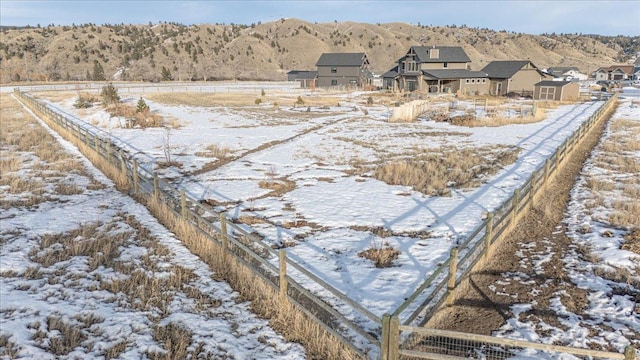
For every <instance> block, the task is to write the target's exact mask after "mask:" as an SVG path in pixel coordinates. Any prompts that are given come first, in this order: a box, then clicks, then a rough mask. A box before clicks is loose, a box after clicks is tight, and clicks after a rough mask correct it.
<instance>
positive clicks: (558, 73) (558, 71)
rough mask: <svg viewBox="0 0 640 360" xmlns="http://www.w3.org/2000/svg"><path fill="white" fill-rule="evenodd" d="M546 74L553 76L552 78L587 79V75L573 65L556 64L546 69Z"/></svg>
mask: <svg viewBox="0 0 640 360" xmlns="http://www.w3.org/2000/svg"><path fill="white" fill-rule="evenodd" d="M547 74H550V75H551V76H553V78H554V79H562V80H569V81H578V80H587V79H588V78H589V76H588V75H587V74H583V73H581V72H580V70H578V68H577V67H575V66H557V67H550V68H548V69H547Z"/></svg>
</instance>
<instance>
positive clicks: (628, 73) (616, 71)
mask: <svg viewBox="0 0 640 360" xmlns="http://www.w3.org/2000/svg"><path fill="white" fill-rule="evenodd" d="M633 67H634V66H633V65H612V66H609V67H601V68H599V69H598V70H596V71H595V79H596V81H600V80H604V81H621V80H631V79H633Z"/></svg>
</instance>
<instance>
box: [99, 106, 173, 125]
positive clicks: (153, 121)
mask: <svg viewBox="0 0 640 360" xmlns="http://www.w3.org/2000/svg"><path fill="white" fill-rule="evenodd" d="M106 110H107V112H109V114H110V115H111V116H114V117H115V116H119V117H124V118H125V119H127V121H126V127H127V128H134V127H141V128H148V127H160V126H162V125H163V119H162V116H160V115H158V114H156V113H154V112H151V111H142V112H138V111H136V110H137V109H136V107H135V106H133V105H129V104H122V103H120V104H117V105H115V104H111V105H109V106H107V107H106Z"/></svg>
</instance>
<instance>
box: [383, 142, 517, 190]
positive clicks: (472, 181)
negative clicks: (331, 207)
mask: <svg viewBox="0 0 640 360" xmlns="http://www.w3.org/2000/svg"><path fill="white" fill-rule="evenodd" d="M519 151H520V150H519V149H517V150H514V149H511V148H502V149H501V148H495V147H487V148H480V149H455V148H448V149H445V148H443V149H442V150H441V152H439V153H432V154H424V155H417V156H415V157H413V158H410V159H405V160H395V161H391V162H388V163H385V164H382V165H380V166H378V167H377V168H376V169H375V171H374V173H373V174H374V177H375V178H376V179H378V180H380V181H384V182H386V183H387V184H391V185H404V186H411V187H412V188H413V189H414V190H415V191H419V192H422V193H424V194H430V195H446V194H448V188H451V187H453V188H470V187H474V186H477V185H479V184H480V183H481V182H482V181H483V180H484V179H485V178H486V177H488V176H491V175H493V174H495V173H496V172H498V171H499V170H500V169H502V168H503V167H505V166H507V165H509V164H512V163H513V162H515V160H517V158H518V153H519Z"/></svg>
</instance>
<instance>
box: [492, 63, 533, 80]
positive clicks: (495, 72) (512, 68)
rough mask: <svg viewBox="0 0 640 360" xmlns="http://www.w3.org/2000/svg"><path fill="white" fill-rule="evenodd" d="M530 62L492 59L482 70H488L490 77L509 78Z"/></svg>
mask: <svg viewBox="0 0 640 360" xmlns="http://www.w3.org/2000/svg"><path fill="white" fill-rule="evenodd" d="M530 62H531V61H529V60H516V61H509V60H508V61H492V62H490V63H489V64H487V66H485V67H484V69H482V71H484V72H486V73H487V74H488V75H489V77H490V78H497V79H508V78H510V77H512V76H513V75H514V74H515V73H517V72H518V70H520V69H522V68H523V67H524V66H525V65H527V64H528V63H530ZM532 65H533V64H532ZM534 67H535V65H534Z"/></svg>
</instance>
